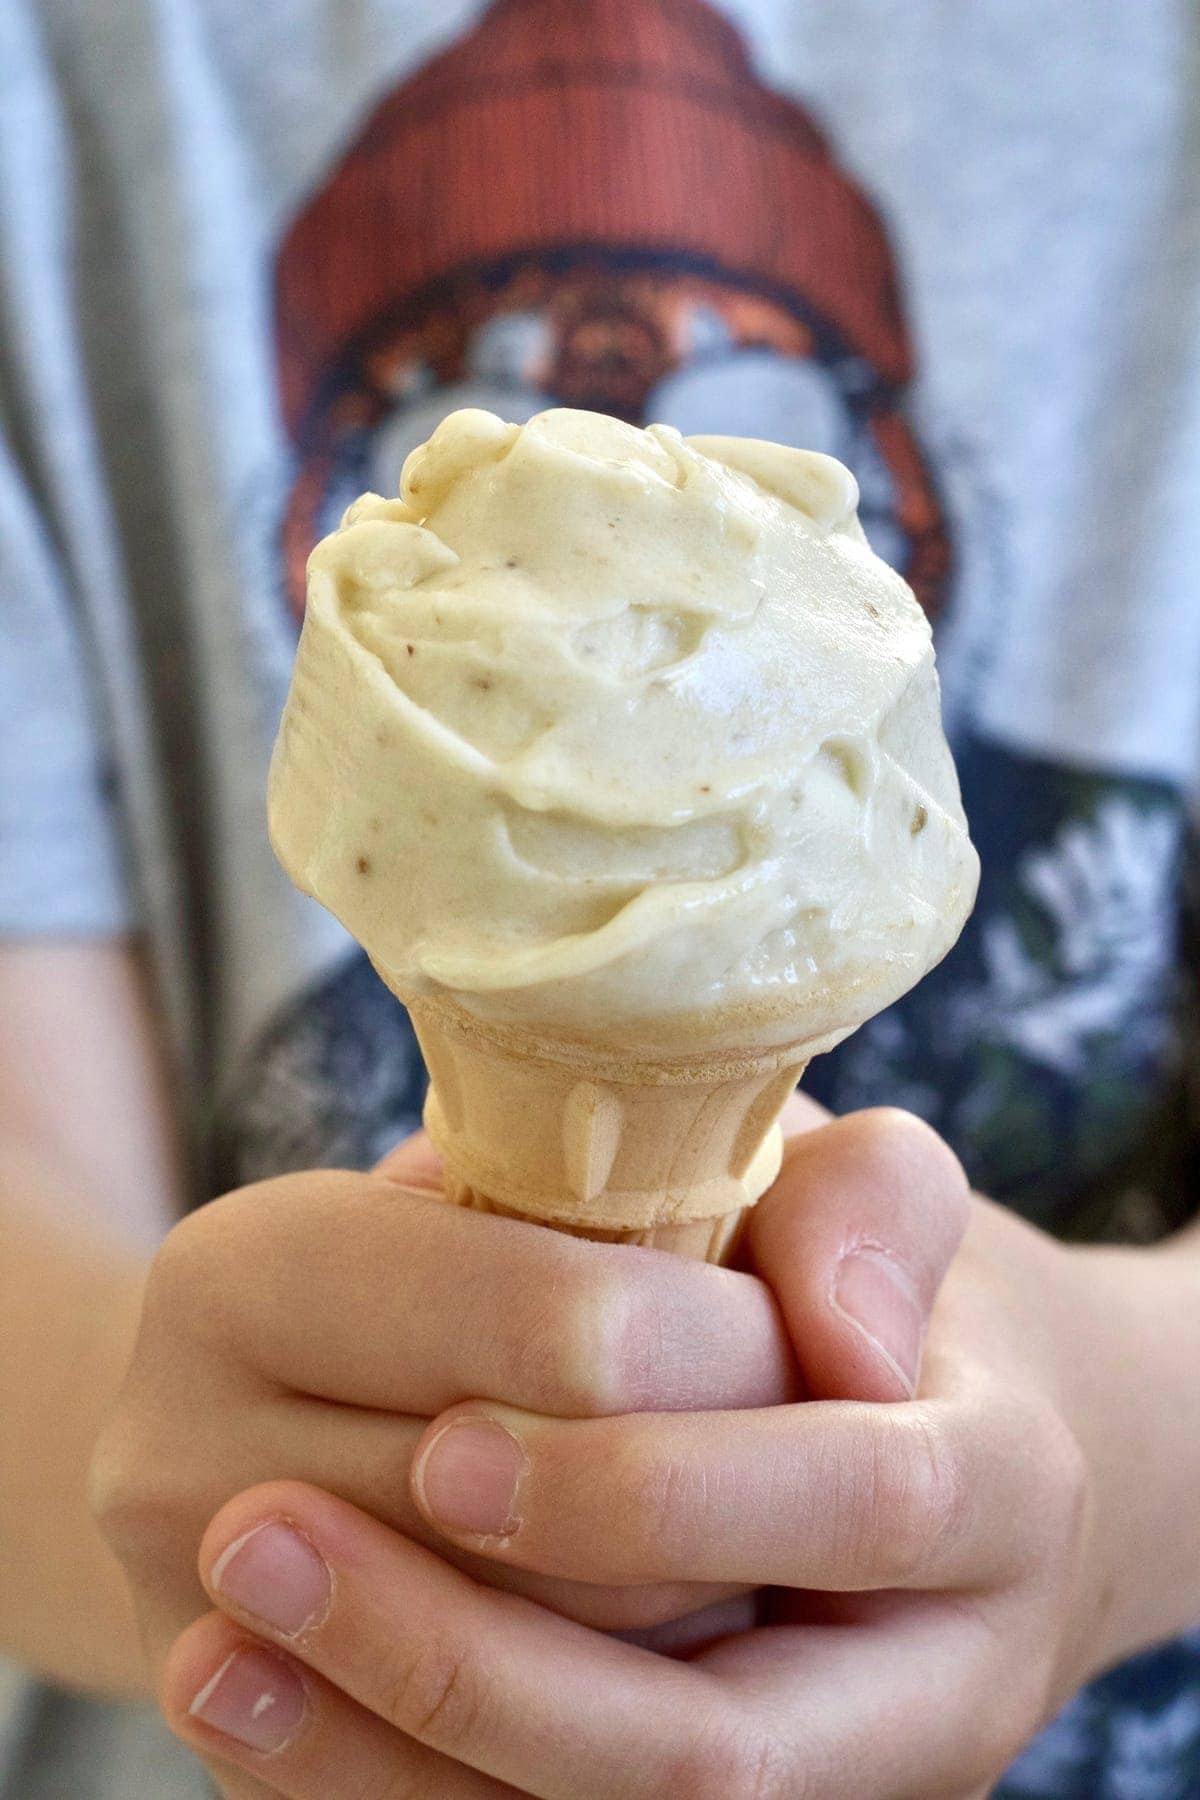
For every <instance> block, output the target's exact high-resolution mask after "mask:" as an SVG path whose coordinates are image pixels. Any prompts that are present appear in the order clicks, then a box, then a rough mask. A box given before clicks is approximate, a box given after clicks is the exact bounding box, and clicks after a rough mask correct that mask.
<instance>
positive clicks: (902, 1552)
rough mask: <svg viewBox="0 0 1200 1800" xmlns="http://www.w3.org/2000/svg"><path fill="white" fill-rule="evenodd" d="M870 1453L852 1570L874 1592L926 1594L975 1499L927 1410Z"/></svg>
mask: <svg viewBox="0 0 1200 1800" xmlns="http://www.w3.org/2000/svg"><path fill="white" fill-rule="evenodd" d="M867 1453H868V1456H869V1459H870V1460H869V1468H868V1471H867V1478H866V1480H865V1481H864V1482H863V1484H862V1505H861V1506H860V1507H859V1508H858V1510H857V1532H858V1540H859V1541H858V1544H857V1545H856V1546H854V1547H853V1549H854V1550H857V1552H858V1556H857V1559H856V1558H855V1556H854V1555H853V1554H852V1557H851V1562H852V1565H855V1564H856V1566H858V1567H859V1568H860V1569H861V1573H862V1577H863V1579H864V1581H866V1582H867V1583H868V1584H869V1585H873V1586H879V1585H887V1586H894V1587H919V1586H921V1585H922V1584H923V1580H924V1578H925V1577H926V1576H927V1575H929V1574H931V1572H932V1571H934V1570H936V1569H938V1568H940V1567H941V1565H942V1563H943V1560H944V1559H945V1558H946V1557H947V1556H948V1555H951V1554H952V1552H953V1547H954V1544H955V1543H956V1541H957V1539H958V1536H959V1533H960V1530H961V1526H962V1522H963V1518H964V1514H965V1509H966V1505H967V1499H968V1496H967V1491H966V1485H965V1482H964V1480H963V1476H962V1471H961V1469H960V1468H959V1465H958V1460H957V1458H956V1457H955V1456H954V1455H953V1454H952V1453H951V1451H950V1450H949V1448H948V1446H947V1445H946V1443H945V1441H944V1437H943V1434H942V1432H941V1431H940V1430H939V1429H938V1426H937V1424H936V1422H935V1421H934V1420H933V1419H931V1418H930V1417H929V1416H928V1414H926V1413H924V1412H922V1411H921V1410H920V1409H919V1408H914V1409H913V1413H912V1416H911V1418H910V1419H909V1420H907V1421H905V1424H904V1426H903V1427H901V1428H900V1429H897V1430H895V1431H890V1432H883V1433H879V1434H872V1438H871V1441H870V1443H869V1445H868V1452H867ZM849 1516H850V1517H851V1518H852V1519H853V1518H854V1517H855V1509H853V1508H851V1509H850V1515H849Z"/></svg>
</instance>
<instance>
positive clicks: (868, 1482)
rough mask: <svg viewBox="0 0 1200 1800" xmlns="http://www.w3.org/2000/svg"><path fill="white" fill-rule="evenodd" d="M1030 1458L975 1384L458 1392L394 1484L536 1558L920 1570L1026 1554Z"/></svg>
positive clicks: (980, 1575)
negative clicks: (599, 1410) (676, 1399)
mask: <svg viewBox="0 0 1200 1800" xmlns="http://www.w3.org/2000/svg"><path fill="white" fill-rule="evenodd" d="M1038 1456H1039V1449H1038V1445H1037V1442H1036V1440H1035V1439H1034V1438H1033V1436H1032V1434H1031V1431H1030V1427H1029V1421H1028V1419H1027V1417H1026V1416H1025V1409H1024V1408H1023V1407H1021V1406H1020V1405H1019V1404H1017V1403H1013V1404H1006V1403H1005V1402H1004V1400H1003V1399H1001V1398H999V1397H996V1398H989V1397H988V1396H986V1395H984V1394H982V1393H981V1394H980V1395H979V1396H978V1397H977V1398H976V1399H974V1400H966V1399H962V1400H955V1401H939V1402H909V1403H907V1404H896V1405H884V1406H871V1405H861V1404H854V1403H848V1402H840V1401H810V1402H808V1403H805V1404H802V1405H799V1406H789V1407H771V1408H767V1409H765V1410H763V1411H760V1412H738V1413H706V1414H695V1413H672V1414H659V1415H650V1414H637V1415H632V1416H629V1417H626V1418H618V1419H595V1420H583V1419H581V1420H558V1419H547V1418H543V1417H539V1416H537V1415H534V1414H530V1413H517V1412H514V1411H512V1410H511V1409H508V1408H504V1407H495V1406H475V1405H468V1406H464V1407H461V1408H455V1409H453V1410H452V1411H451V1412H450V1413H449V1414H446V1415H444V1416H443V1417H442V1418H440V1419H437V1420H435V1421H434V1422H433V1424H432V1425H431V1426H430V1427H429V1430H428V1432H427V1434H426V1437H425V1439H424V1441H423V1443H422V1445H421V1446H420V1448H419V1449H418V1452H417V1456H416V1459H415V1461H414V1464H413V1471H412V1486H413V1494H414V1498H415V1499H416V1502H417V1504H418V1506H419V1507H420V1508H421V1510H422V1512H423V1513H424V1514H425V1517H426V1518H427V1519H428V1520H429V1522H430V1523H431V1524H435V1525H438V1526H440V1528H441V1530H442V1531H443V1532H444V1533H445V1535H446V1536H447V1537H448V1538H449V1539H451V1540H452V1541H454V1542H455V1543H458V1544H460V1545H464V1546H470V1547H472V1548H476V1549H479V1550H481V1551H483V1552H485V1553H486V1554H487V1555H488V1556H489V1557H490V1558H493V1559H495V1560H496V1561H497V1562H500V1563H504V1564H508V1565H511V1564H517V1565H519V1566H521V1567H524V1568H527V1569H536V1570H537V1571H539V1572H540V1573H542V1574H544V1575H556V1576H563V1577H575V1578H578V1577H579V1576H580V1575H581V1574H584V1573H585V1572H586V1576H587V1579H589V1580H592V1581H596V1582H613V1583H620V1584H630V1583H633V1584H636V1583H646V1582H656V1581H668V1582H669V1581H677V1580H683V1579H690V1580H694V1581H706V1582H741V1583H744V1584H746V1585H747V1586H768V1585H776V1586H783V1587H791V1588H824V1589H845V1590H859V1589H868V1588H869V1589H874V1588H938V1587H954V1586H958V1585H964V1584H971V1585H976V1584H980V1583H984V1582H987V1581H989V1580H992V1579H996V1578H998V1577H999V1576H1001V1575H1002V1574H1005V1573H1007V1572H1009V1571H1010V1570H1011V1569H1012V1568H1013V1567H1014V1566H1015V1564H1016V1563H1018V1562H1020V1561H1021V1560H1022V1559H1023V1558H1024V1557H1026V1556H1027V1555H1028V1554H1029V1546H1030V1521H1029V1519H1028V1517H1027V1514H1028V1509H1029V1506H1030V1504H1031V1493H1033V1492H1034V1491H1035V1490H1036V1491H1037V1492H1038V1493H1040V1492H1041V1488H1042V1486H1043V1485H1044V1483H1043V1480H1042V1477H1041V1475H1040V1474H1039V1473H1038V1471H1037V1470H1035V1469H1033V1468H1031V1463H1032V1462H1034V1461H1035V1460H1037V1458H1038Z"/></svg>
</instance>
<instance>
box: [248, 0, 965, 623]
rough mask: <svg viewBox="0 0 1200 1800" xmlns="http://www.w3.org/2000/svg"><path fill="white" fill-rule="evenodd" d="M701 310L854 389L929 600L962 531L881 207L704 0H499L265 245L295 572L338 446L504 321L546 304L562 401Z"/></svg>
mask: <svg viewBox="0 0 1200 1800" xmlns="http://www.w3.org/2000/svg"><path fill="white" fill-rule="evenodd" d="M701 310H702V311H703V313H704V316H705V317H715V318H717V319H718V320H719V321H720V322H721V328H722V330H724V331H725V332H726V333H727V335H728V339H729V341H730V343H731V344H734V345H737V346H740V347H741V348H742V349H743V350H746V349H748V348H750V347H754V346H757V347H759V348H760V349H770V350H772V351H773V352H774V353H776V354H777V355H779V356H780V357H782V358H788V359H791V360H793V361H795V360H796V359H800V360H803V361H806V362H808V363H811V364H813V365H815V366H819V367H820V368H821V369H822V370H823V371H825V376H826V378H827V379H828V380H829V381H831V382H832V383H833V384H834V385H835V386H837V387H838V389H839V390H840V393H841V403H842V404H844V406H845V408H846V409H847V412H848V414H853V417H854V420H855V421H856V429H858V428H861V430H860V436H861V437H862V442H863V445H864V454H865V455H867V456H868V458H869V459H873V460H874V461H875V462H877V463H878V464H879V466H880V467H881V469H883V470H884V471H885V477H884V485H885V486H886V489H887V496H888V497H887V502H886V504H887V507H888V508H889V510H890V512H891V513H892V514H893V515H894V519H895V524H896V532H897V541H898V543H900V544H901V545H902V555H903V561H904V564H905V573H906V574H907V575H908V577H909V579H910V580H911V581H913V584H914V586H916V587H917V589H918V592H919V593H920V594H921V597H922V599H923V600H924V601H925V603H926V605H927V606H929V607H930V608H931V609H932V607H933V606H934V605H936V602H937V599H938V597H939V594H940V591H941V588H942V586H943V585H944V581H945V576H946V572H947V567H948V550H947V544H946V538H945V532H944V529H943V524H942V518H941V511H940V508H939V505H938V501H937V496H936V490H935V486H934V483H933V481H932V478H931V476H930V474H929V471H928V469H927V466H926V463H925V459H924V458H923V456H922V455H921V453H920V450H919V448H918V446H917V444H916V442H915V440H914V439H913V437H912V434H911V432H910V430H909V428H908V426H907V423H906V422H905V420H904V418H903V413H902V410H901V407H900V398H901V395H902V390H903V388H904V386H905V384H906V383H907V382H908V380H909V379H910V377H911V374H912V356H911V351H910V346H909V339H908V334H907V331H906V329H905V323H904V318H903V313H902V309H901V304H900V295H899V290H898V285H897V281H896V275H895V266H894V263H893V259H892V256H891V252H890V249H889V246H888V243H887V239H886V236H885V233H884V230H883V227H882V223H881V221H880V218H879V216H878V214H877V213H876V211H875V209H874V207H873V206H872V205H871V203H870V201H869V200H868V198H867V197H866V196H865V194H864V193H863V192H862V191H861V189H860V188H859V187H858V186H857V185H856V184H855V183H854V182H853V180H851V179H850V178H849V177H848V175H847V174H846V172H845V171H844V170H843V169H842V168H840V167H839V165H838V164H837V162H836V160H835V159H834V157H833V156H832V154H831V152H830V149H829V147H828V145H827V143H826V140H825V138H824V137H823V135H822V134H821V133H820V132H819V131H818V130H817V128H816V127H815V126H814V125H813V123H812V121H811V120H810V119H809V117H808V115H807V114H806V113H805V112H804V111H803V109H802V108H801V107H800V106H799V105H797V104H796V103H795V102H794V101H792V100H791V99H788V98H786V97H785V96H782V95H780V94H778V93H775V92H773V91H772V90H771V89H770V88H768V87H766V86H765V85H764V84H763V83H762V82H761V81H760V80H759V78H758V77H757V75H756V74H755V72H754V70H753V68H752V66H751V64H750V61H749V59H748V56H747V54H746V50H745V47H744V45H743V43H742V40H741V38H740V37H739V36H738V34H737V32H736V31H735V30H734V28H733V27H732V25H731V24H730V23H729V22H728V21H727V20H726V19H725V18H724V17H723V16H722V15H721V14H720V13H718V12H717V11H715V10H714V9H713V8H712V7H711V6H709V5H707V4H705V3H704V0H588V3H587V4H580V3H579V0H498V3H497V4H494V5H493V6H492V7H491V8H490V9H489V10H487V11H486V12H485V13H484V15H483V17H482V19H481V20H480V22H479V23H478V24H477V26H476V27H475V28H474V29H473V30H472V31H470V32H469V33H468V34H467V35H465V36H464V37H462V38H460V39H459V40H458V41H457V42H456V43H454V44H453V45H452V46H451V47H450V48H449V49H447V50H446V51H444V52H443V53H442V54H440V55H438V56H436V57H435V58H433V60H431V61H430V62H428V63H426V64H425V65H424V67H422V68H421V69H419V70H418V71H417V72H416V73H415V74H413V75H411V76H410V77H408V78H407V79H405V80H404V81H402V82H401V84H400V85H399V86H398V87H397V88H396V89H395V90H394V91H393V92H392V93H391V94H390V95H388V96H387V97H386V98H385V99H384V100H383V101H382V102H381V103H380V104H379V105H377V106H376V108H375V110H374V112H373V113H372V114H371V116H370V117H369V118H368V120H367V122H366V124H365V127H364V128H363V129H362V130H361V131H360V133H359V135H358V137H357V139H356V140H355V141H354V142H353V143H352V144H351V145H350V147H349V148H348V150H347V151H346V152H345V154H344V155H343V156H342V157H341V159H340V160H339V162H338V163H337V165H336V167H334V168H333V169H332V171H331V172H330V173H329V174H328V176H327V177H326V178H325V180H324V181H323V182H322V184H321V185H320V187H319V188H318V190H317V191H316V192H315V193H314V194H313V195H312V197H311V198H310V200H309V201H308V202H307V204H305V205H304V206H303V207H302V209H301V211H300V212H299V214H298V215H297V216H296V218H295V219H294V220H293V222H292V224H291V226H290V228H289V229H288V231H287V233H286V236H285V237H284V239H283V242H282V244H281V247H280V250H279V253H278V257H277V261H276V268H275V322H276V336H277V344H278V363H279V380H280V389H281V396H282V401H283V410H284V418H285V421H286V424H287V428H288V431H289V434H290V435H291V437H292V439H293V441H294V443H295V445H296V448H297V450H298V452H299V455H300V461H301V469H300V475H299V478H298V480H297V484H296V489H295V491H294V493H293V495H292V501H291V505H290V506H289V511H288V517H287V520H286V523H285V551H286V560H287V563H288V566H289V576H290V579H289V585H290V587H291V589H292V592H293V597H294V598H295V599H297V600H298V599H299V598H300V592H301V591H302V564H303V560H304V557H305V556H306V555H307V552H308V549H309V548H311V545H312V543H313V542H314V541H315V538H316V537H317V536H318V535H319V533H320V530H321V529H322V528H326V527H327V524H328V523H329V522H330V521H329V520H328V519H326V518H324V517H323V506H324V501H325V497H327V496H328V495H329V494H330V492H331V489H332V487H335V486H336V485H337V481H336V479H335V477H336V472H337V467H338V465H339V462H341V463H344V464H347V465H349V464H353V463H354V462H355V460H356V458H357V460H358V462H359V464H361V463H362V460H363V443H364V438H365V437H368V436H369V435H370V433H372V432H373V431H376V430H378V429H379V428H380V427H381V425H382V424H383V422H384V421H385V420H386V419H387V418H388V417H389V415H391V414H393V413H394V412H395V410H396V408H397V407H398V406H403V405H404V404H405V403H406V400H407V398H408V396H410V395H411V394H412V393H413V392H414V391H416V390H417V389H427V388H428V386H429V385H430V384H432V385H433V386H435V387H440V386H453V385H454V384H455V383H456V382H460V381H461V380H462V379H463V373H464V370H465V369H467V368H469V366H470V364H471V359H472V344H473V342H475V341H476V340H477V338H478V334H479V333H480V332H481V331H482V330H483V329H484V328H485V326H486V325H487V324H488V323H489V322H491V321H495V320H496V319H497V318H498V317H500V316H517V315H519V316H520V317H521V318H523V319H526V320H528V319H530V318H534V317H541V318H543V319H544V320H545V333H544V335H543V339H542V341H541V347H540V349H539V351H538V354H537V357H536V358H535V362H536V368H535V369H534V370H532V373H531V377H530V378H533V377H534V376H535V377H536V386H537V389H538V391H539V393H541V394H542V395H543V396H544V397H545V398H546V399H547V400H561V401H565V402H568V403H573V404H585V405H597V406H600V407H602V408H604V409H605V410H609V411H614V412H619V413H622V414H623V415H624V416H627V417H631V418H639V417H641V416H643V408H644V406H645V405H646V404H647V402H648V400H649V398H650V396H651V395H652V394H654V392H655V391H656V389H657V388H658V387H659V385H660V384H661V382H662V381H663V379H664V378H665V377H666V376H667V375H669V373H670V372H671V371H672V370H674V369H677V368H678V367H679V365H680V363H681V361H683V360H685V359H686V357H687V355H688V354H689V343H690V341H691V337H692V335H694V334H692V333H691V332H690V331H689V329H688V328H687V321H688V320H689V319H693V318H694V317H695V316H697V314H698V312H699V311H701ZM719 426H720V421H719V419H718V420H714V421H713V428H719ZM851 460H853V459H851ZM868 529H870V522H869V521H868Z"/></svg>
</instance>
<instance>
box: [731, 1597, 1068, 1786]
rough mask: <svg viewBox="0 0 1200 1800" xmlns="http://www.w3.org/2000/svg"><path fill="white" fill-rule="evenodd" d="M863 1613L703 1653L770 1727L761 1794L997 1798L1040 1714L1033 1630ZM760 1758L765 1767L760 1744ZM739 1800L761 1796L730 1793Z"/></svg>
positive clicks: (951, 1610)
mask: <svg viewBox="0 0 1200 1800" xmlns="http://www.w3.org/2000/svg"><path fill="white" fill-rule="evenodd" d="M859 1610H860V1614H861V1617H860V1620H859V1622H858V1623H856V1624H855V1625H854V1626H853V1627H852V1628H850V1629H847V1628H846V1627H844V1626H833V1627H829V1626H805V1627H801V1628H798V1629H797V1628H788V1627H776V1628H774V1629H772V1630H768V1631H755V1632H751V1633H749V1634H747V1635H746V1636H745V1637H742V1638H738V1639H732V1640H727V1641H725V1642H723V1643H720V1644H718V1645H716V1646H715V1647H714V1648H713V1649H712V1650H710V1651H704V1652H702V1653H701V1655H700V1657H699V1659H698V1660H699V1662H700V1665H701V1666H702V1667H703V1668H704V1669H705V1670H706V1671H707V1672H708V1673H710V1674H713V1675H716V1676H717V1678H718V1679H719V1680H721V1681H722V1682H723V1683H726V1684H728V1686H729V1688H730V1689H731V1691H732V1693H733V1694H734V1695H736V1696H738V1697H739V1698H740V1699H741V1700H742V1702H743V1704H744V1706H745V1709H746V1713H747V1715H748V1716H749V1717H750V1718H754V1717H758V1718H760V1719H761V1718H762V1717H763V1716H764V1714H765V1716H766V1718H767V1719H769V1720H772V1721H774V1722H776V1731H775V1733H774V1734H773V1737H772V1738H768V1740H767V1742H768V1743H769V1744H772V1747H773V1750H774V1756H773V1759H772V1764H771V1766H772V1769H773V1774H774V1780H773V1781H772V1782H770V1783H765V1784H764V1786H765V1789H766V1791H767V1792H769V1793H778V1794H792V1793H802V1794H811V1795H820V1797H821V1800H864V1796H868V1795H869V1796H870V1797H871V1800H914V1797H915V1796H920V1797H921V1800H927V1797H932V1796H933V1795H941V1796H951V1795H953V1796H956V1797H959V1796H961V1797H962V1800H965V1797H966V1796H967V1795H968V1794H973V1793H975V1792H977V1791H978V1790H982V1793H987V1792H990V1787H991V1782H994V1781H995V1779H996V1778H997V1777H998V1776H999V1774H1000V1772H1001V1770H1003V1769H1004V1768H1006V1767H1007V1766H1008V1764H1009V1763H1010V1762H1011V1760H1012V1758H1013V1756H1014V1755H1015V1754H1016V1752H1017V1750H1018V1749H1019V1748H1020V1746H1021V1743H1022V1742H1023V1740H1024V1738H1026V1737H1028V1736H1029V1735H1030V1733H1031V1731H1032V1727H1033V1722H1034V1720H1035V1719H1036V1717H1037V1713H1036V1711H1035V1710H1034V1708H1035V1706H1036V1700H1034V1699H1033V1698H1032V1696H1033V1694H1034V1693H1035V1691H1036V1689H1037V1687H1038V1685H1039V1682H1040V1679H1041V1676H1040V1673H1039V1671H1038V1665H1039V1663H1040V1661H1041V1659H1040V1657H1039V1656H1037V1655H1034V1656H1032V1657H1030V1656H1028V1655H1025V1657H1024V1661H1025V1662H1027V1663H1029V1664H1031V1665H1032V1667H1031V1668H1030V1670H1029V1672H1028V1674H1027V1673H1026V1671H1025V1670H1024V1668H1022V1667H1018V1666H1017V1664H1018V1662H1019V1661H1020V1660H1021V1658H1022V1648H1021V1647H1022V1646H1023V1644H1024V1641H1025V1638H1026V1636H1027V1633H1028V1626H1027V1625H1025V1626H1022V1625H1021V1624H1020V1623H1019V1622H1018V1620H1017V1619H1016V1618H1015V1617H1014V1615H1013V1612H1012V1609H1011V1608H1009V1607H1006V1606H995V1607H992V1608H988V1607H985V1606H982V1605H981V1606H978V1607H977V1606H975V1605H974V1604H972V1605H970V1606H964V1605H962V1604H961V1603H960V1602H958V1601H955V1602H953V1603H947V1602H945V1601H939V1600H936V1599H927V1598H925V1597H923V1596H909V1595H904V1596H895V1595H891V1596H889V1595H878V1596H874V1597H872V1600H871V1602H869V1603H868V1602H866V1601H864V1602H862V1603H861V1605H860V1609H859ZM864 1721H869V1728H867V1729H864ZM752 1742H753V1739H752ZM758 1749H759V1755H760V1760H761V1759H762V1757H763V1747H762V1741H761V1739H760V1740H759V1741H758ZM989 1777H990V1780H989ZM985 1784H986V1785H985ZM743 1791H749V1792H756V1791H758V1790H756V1789H754V1788H753V1787H752V1786H751V1787H750V1788H748V1789H742V1788H738V1787H733V1788H731V1789H730V1792H735V1793H737V1792H743ZM980 1800H982V1794H981V1796H980Z"/></svg>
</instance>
